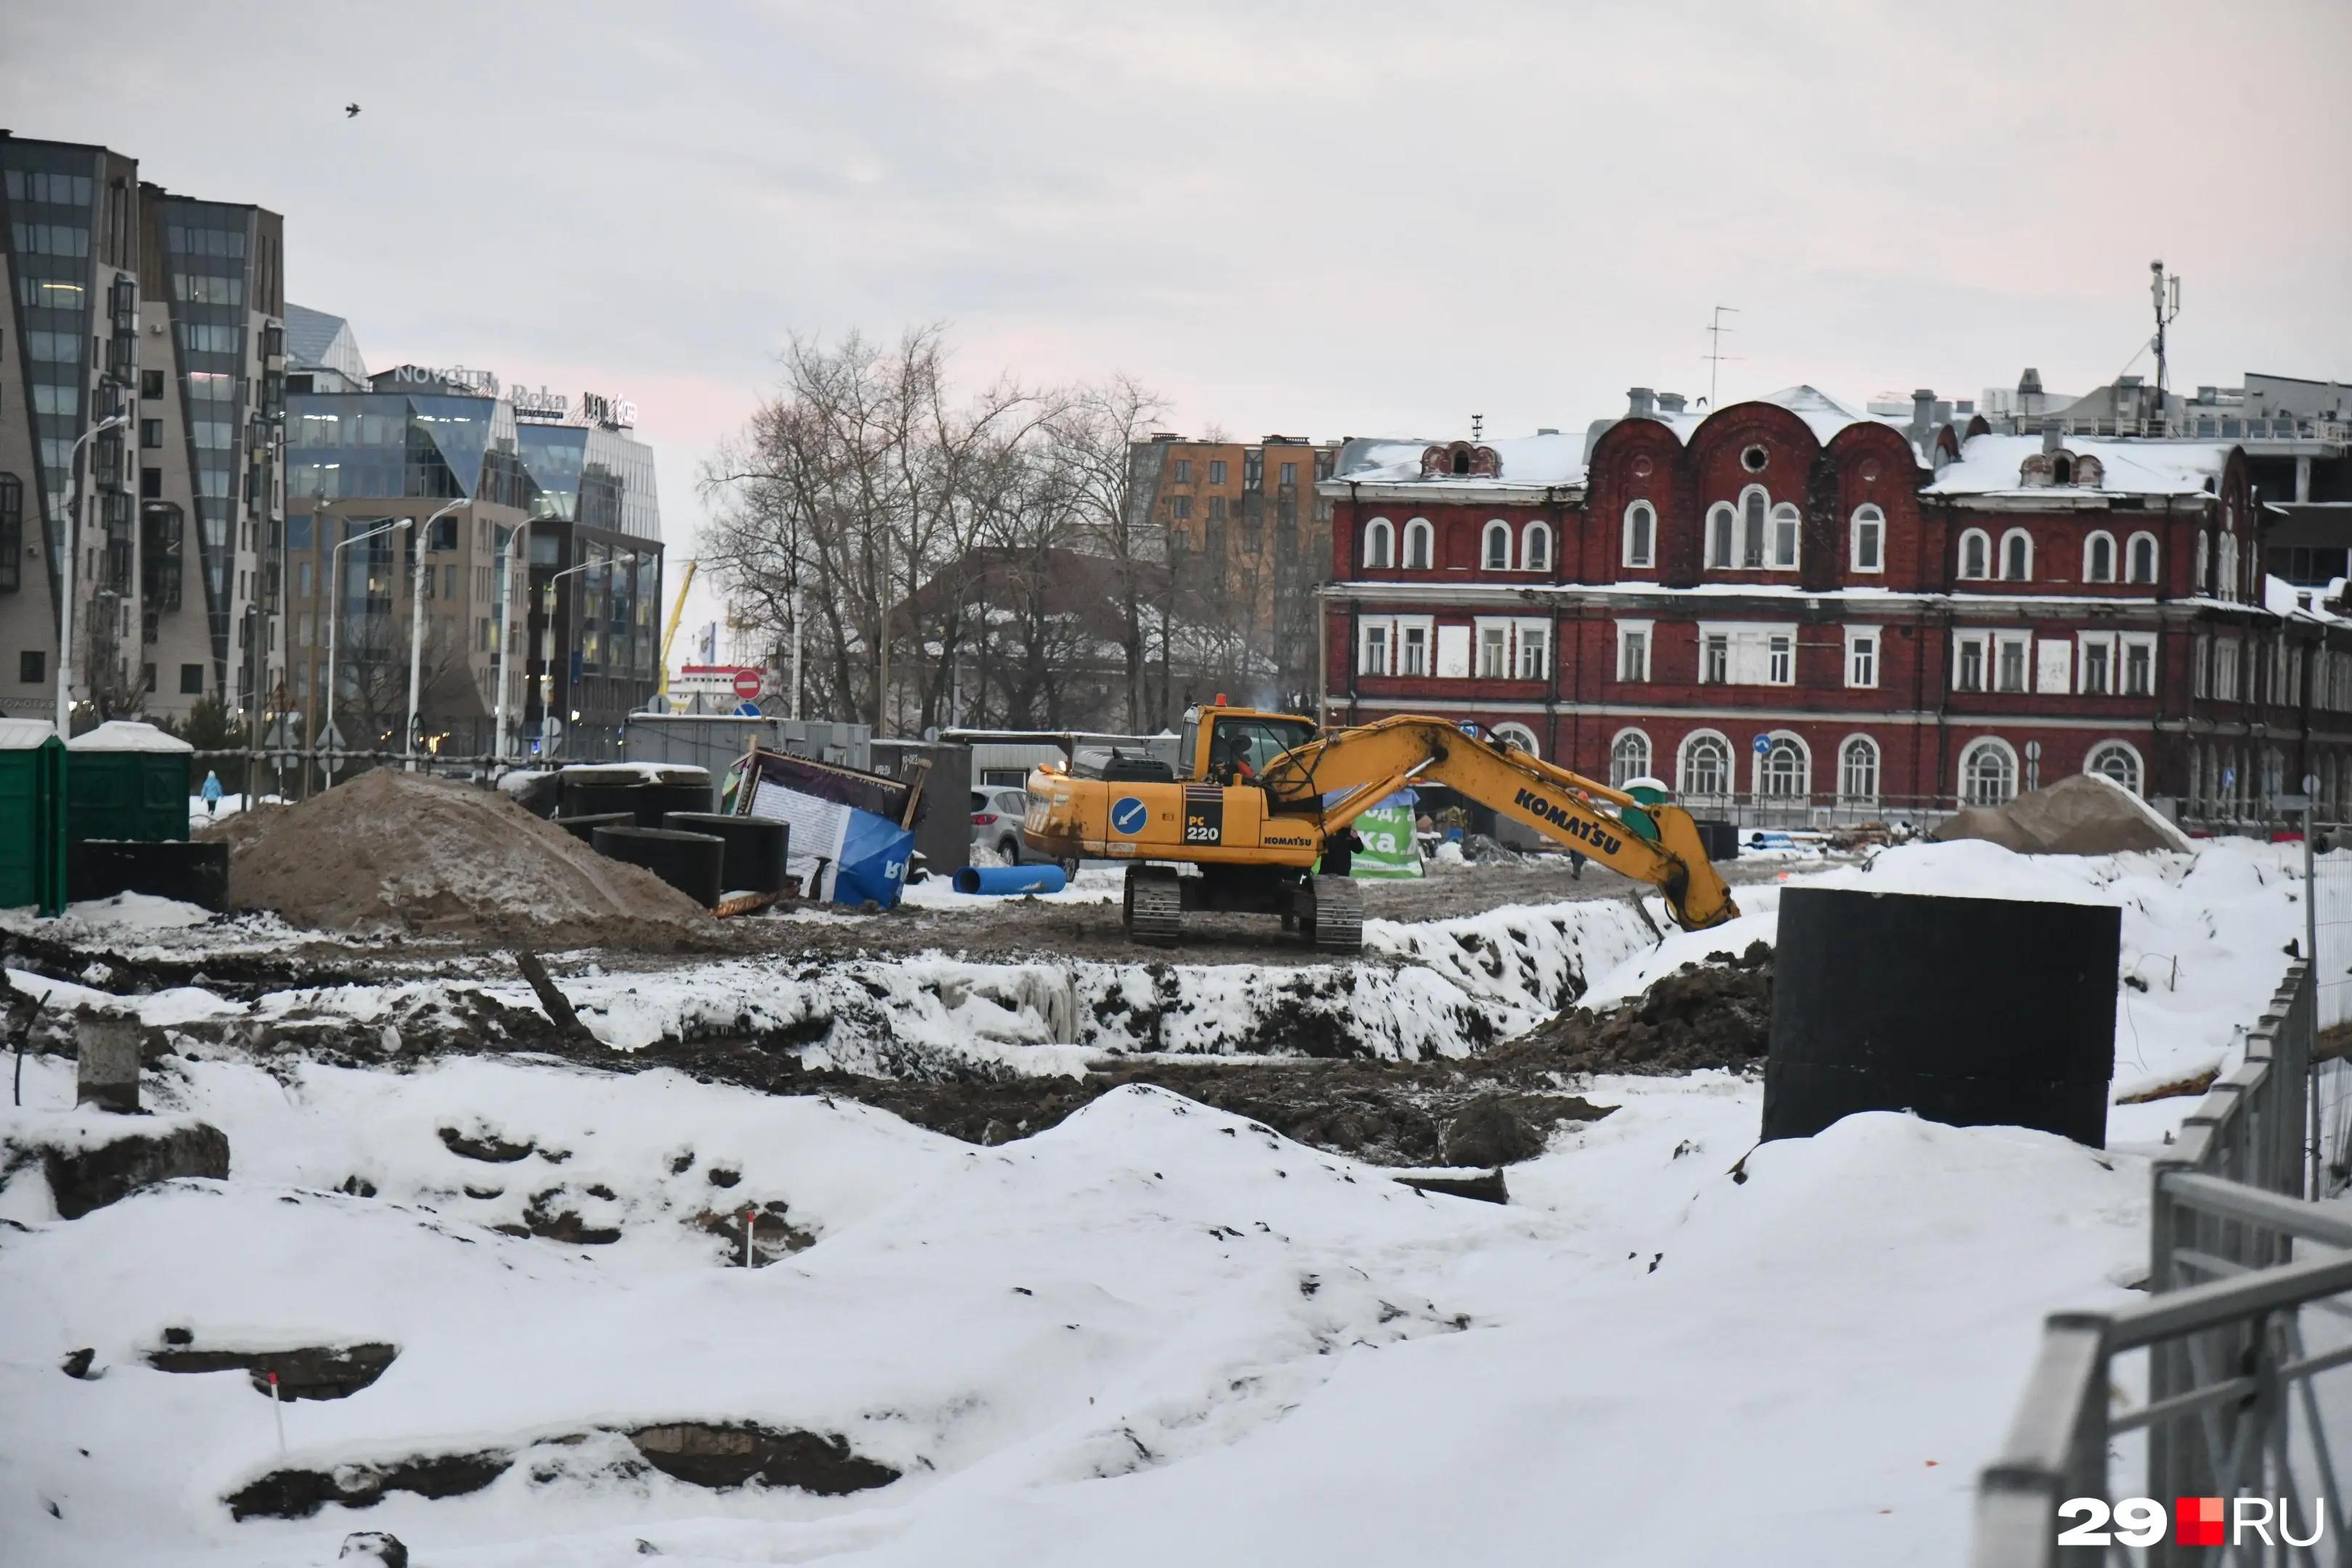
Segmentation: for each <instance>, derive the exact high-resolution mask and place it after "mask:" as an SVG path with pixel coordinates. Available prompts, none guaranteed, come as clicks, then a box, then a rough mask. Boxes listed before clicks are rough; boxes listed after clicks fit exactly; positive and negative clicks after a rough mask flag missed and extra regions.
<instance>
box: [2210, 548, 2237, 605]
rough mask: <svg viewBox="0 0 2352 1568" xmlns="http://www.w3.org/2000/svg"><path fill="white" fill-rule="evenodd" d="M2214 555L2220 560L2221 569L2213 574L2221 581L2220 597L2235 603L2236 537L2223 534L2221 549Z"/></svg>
mask: <svg viewBox="0 0 2352 1568" xmlns="http://www.w3.org/2000/svg"><path fill="white" fill-rule="evenodd" d="M2216 553H2217V554H2218V555H2219V556H2220V558H2221V569H2220V571H2219V572H2218V573H2216V574H2215V575H2217V576H2218V577H2219V578H2220V579H2221V591H2220V596H2221V598H2223V599H2225V600H2230V601H2235V600H2236V598H2237V597H2238V536H2237V535H2236V534H2234V533H2225V534H2223V535H2222V536H2221V549H2220V550H2219V551H2218V552H2216Z"/></svg>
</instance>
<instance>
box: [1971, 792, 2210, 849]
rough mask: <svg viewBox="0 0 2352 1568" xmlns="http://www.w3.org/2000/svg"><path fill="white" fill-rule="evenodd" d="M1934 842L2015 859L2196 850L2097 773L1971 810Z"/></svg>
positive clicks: (2175, 830)
mask: <svg viewBox="0 0 2352 1568" xmlns="http://www.w3.org/2000/svg"><path fill="white" fill-rule="evenodd" d="M1935 837H1936V838H1937V841H1938V842H1944V843H1948V842H1950V841H1951V840H1953V839H1955V838H1983V839H1989V840H1990V841H1991V842H1992V843H1995V844H1998V845H2000V846H2001V847H2003V848H2005V849H2013V850H2015V851H2017V852H2018V853H2019V854H2021V855H2116V854H2121V853H2123V852H2124V851H2126V850H2130V849H2169V850H2174V851H2179V852H2182V853H2187V852H2190V851H2193V850H2194V849H2195V848H2196V846H2195V845H2194V844H2192V843H2190V842H2189V837H2188V836H2187V835H2185V834H2183V833H2182V832H2181V831H2180V829H2179V828H2178V827H2176V826H2173V825H2172V824H2171V823H2170V822H2168V821H2166V820H2165V818H2164V817H2162V816H2159V815H2158V813H2157V811H2156V809H2155V808H2154V807H2152V806H2150V805H2148V804H2147V802H2146V801H2144V800H2142V799H2140V798H2139V796H2137V795H2134V794H2132V792H2131V791H2129V790H2127V789H2126V788H2124V787H2123V786H2122V785H2121V784H2116V782H2115V781H2114V780H2112V779H2109V778H2107V777H2105V776H2104V775H2102V774H2099V773H2077V774H2075V775H2074V776H2073V777H2072V778H2067V779H2062V780H2060V781H2059V782H2058V783H2056V784H2052V785H2050V786H2049V787H2048V788H2046V789H2033V790H2028V791H2026V792H2025V793H2024V794H2023V795H2019V796H2018V797H2017V798H2016V799H2015V800H2012V801H2011V802H2010V803H2009V804H2008V805H1972V806H1969V807H1967V808H1965V809H1963V810H1961V811H1958V812H1956V813H1955V814H1953V816H1950V817H1949V818H1948V819H1947V820H1946V821H1945V822H1944V823H1943V824H1942V825H1941V826H1938V827H1937V829H1936V832H1935Z"/></svg>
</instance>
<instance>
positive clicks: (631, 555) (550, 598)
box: [540, 550, 637, 724]
mask: <svg viewBox="0 0 2352 1568" xmlns="http://www.w3.org/2000/svg"><path fill="white" fill-rule="evenodd" d="M636 563H637V552H635V551H634V550H632V551H628V552H625V553H623V554H620V555H615V556H614V557H612V558H611V559H610V560H607V561H581V562H576V563H573V564H572V565H570V566H566V567H565V568H564V569H563V570H562V571H561V572H556V573H552V574H550V575H549V577H548V579H547V582H546V583H545V584H543V585H542V586H541V590H540V591H541V593H543V594H545V595H547V603H546V610H547V618H548V621H549V623H550V629H552V623H553V622H554V620H555V585H556V584H558V583H561V582H562V581H563V579H564V578H566V577H569V576H571V575H572V574H573V573H574V572H585V571H587V570H588V569H589V568H590V567H591V566H635V564H636ZM572 629H573V631H574V632H577V631H578V629H579V628H578V627H577V626H574V627H573V628H572ZM563 654H564V660H563V662H564V668H565V670H566V671H567V673H568V672H569V670H570V668H571V664H572V649H571V647H570V646H569V639H566V647H564V650H563ZM547 662H548V665H549V667H550V668H549V671H548V673H549V674H551V675H552V674H553V673H554V669H553V666H554V663H555V660H554V659H553V658H550V659H549V660H548V661H547ZM579 695H580V694H579V693H578V692H576V691H574V692H572V699H573V700H575V701H576V700H578V699H579ZM551 696H552V693H546V694H543V695H542V696H541V704H542V707H541V712H542V713H544V711H545V707H544V704H545V703H546V702H547V700H548V699H549V697H551ZM571 712H572V722H573V723H575V724H577V723H578V722H580V710H578V709H576V708H575V709H572V710H571Z"/></svg>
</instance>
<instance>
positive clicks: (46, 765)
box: [0, 719, 66, 915]
mask: <svg viewBox="0 0 2352 1568" xmlns="http://www.w3.org/2000/svg"><path fill="white" fill-rule="evenodd" d="M26 904H30V905H32V906H33V907H34V909H35V910H37V911H38V912H40V913H42V914H45V915H55V914H63V913H64V912H65V907H66V749H65V747H64V745H63V744H62V743H60V742H58V730H57V726H56V725H54V724H52V723H50V722H49V721H47V720H46V719H0V909H12V910H13V909H22V908H23V907H24V906H26Z"/></svg>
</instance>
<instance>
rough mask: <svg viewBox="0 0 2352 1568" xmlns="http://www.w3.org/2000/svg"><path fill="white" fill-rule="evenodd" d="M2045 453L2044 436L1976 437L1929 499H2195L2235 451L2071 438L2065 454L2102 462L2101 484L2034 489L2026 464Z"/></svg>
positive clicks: (2206, 445)
mask: <svg viewBox="0 0 2352 1568" xmlns="http://www.w3.org/2000/svg"><path fill="white" fill-rule="evenodd" d="M2233 449H2234V448H2233V447H2232V446H2231V443H2229V442H2226V441H2095V440H2088V439H2084V438H2082V437H2074V438H2070V439H2069V440H2068V441H2067V442H2066V444H2065V446H2064V447H2063V450H2065V451H2066V452H2069V453H2071V454H2072V455H2074V457H2076V458H2097V459H2098V460H2099V468H2100V470H2101V471H2100V474H2099V482H2098V484H2097V485H2096V486H2095V487H2093V486H2089V485H2079V484H2078V485H2072V486H2068V485H2041V486H2028V485H2025V484H2023V483H2021V480H2020V470H2021V468H2023V467H2024V464H2025V460H2026V459H2027V458H2031V457H2032V456H2034V455H2035V454H2037V453H2039V452H2040V451H2041V450H2042V437H2039V436H1972V437H1969V439H1968V440H1966V441H1964V442H1962V443H1961V444H1960V455H1959V458H1958V461H1956V462H1954V463H1952V464H1950V465H1949V466H1948V467H1947V468H1945V469H1944V471H1943V472H1942V473H1940V474H1937V476H1936V479H1935V482H1934V483H1932V484H1930V485H1928V486H1927V489H1926V490H1925V491H1924V492H1923V493H1924V494H1927V495H2033V496H2052V495H2062V496H2063V495H2064V494H2065V493H2066V492H2067V491H2068V490H2070V489H2072V490H2076V491H2089V490H2093V489H2095V490H2096V491H2097V492H2099V493H2103V494H2106V495H2127V496H2189V495H2207V494H2210V493H2211V486H2213V485H2214V484H2218V483H2219V482H2220V480H2221V471H2222V469H2223V468H2227V467H2228V466H2229V462H2230V453H2231V451H2232V450H2233Z"/></svg>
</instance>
